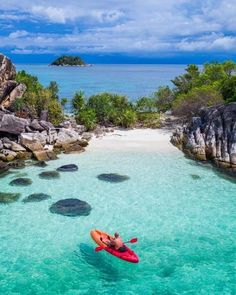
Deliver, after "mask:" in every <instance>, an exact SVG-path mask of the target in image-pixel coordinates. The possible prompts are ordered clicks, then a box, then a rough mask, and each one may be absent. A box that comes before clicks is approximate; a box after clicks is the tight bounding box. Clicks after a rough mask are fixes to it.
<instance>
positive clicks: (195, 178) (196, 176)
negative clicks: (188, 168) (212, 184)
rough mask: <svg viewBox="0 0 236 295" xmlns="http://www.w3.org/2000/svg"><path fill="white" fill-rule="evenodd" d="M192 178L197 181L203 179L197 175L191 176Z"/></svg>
mask: <svg viewBox="0 0 236 295" xmlns="http://www.w3.org/2000/svg"><path fill="white" fill-rule="evenodd" d="M190 176H191V177H192V179H194V180H197V179H201V177H200V176H199V175H197V174H190Z"/></svg>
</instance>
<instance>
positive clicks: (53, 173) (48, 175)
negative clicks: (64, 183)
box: [39, 171, 60, 179]
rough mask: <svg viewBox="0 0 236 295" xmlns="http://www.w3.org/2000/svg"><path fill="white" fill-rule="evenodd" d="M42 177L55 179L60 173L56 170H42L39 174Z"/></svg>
mask: <svg viewBox="0 0 236 295" xmlns="http://www.w3.org/2000/svg"><path fill="white" fill-rule="evenodd" d="M39 177H40V178H42V179H56V178H59V177H60V173H59V172H57V171H44V172H41V173H40V174H39Z"/></svg>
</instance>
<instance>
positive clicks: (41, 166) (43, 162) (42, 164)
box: [34, 161, 48, 168]
mask: <svg viewBox="0 0 236 295" xmlns="http://www.w3.org/2000/svg"><path fill="white" fill-rule="evenodd" d="M47 165H48V164H47V163H46V162H45V161H38V162H36V163H35V164H34V166H36V167H40V168H44V167H46V166H47Z"/></svg>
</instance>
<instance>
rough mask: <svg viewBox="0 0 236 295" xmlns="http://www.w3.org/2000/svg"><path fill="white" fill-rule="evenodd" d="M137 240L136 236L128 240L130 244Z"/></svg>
mask: <svg viewBox="0 0 236 295" xmlns="http://www.w3.org/2000/svg"><path fill="white" fill-rule="evenodd" d="M137 241H138V238H133V239H131V240H130V241H129V242H130V243H131V244H133V243H136V242H137Z"/></svg>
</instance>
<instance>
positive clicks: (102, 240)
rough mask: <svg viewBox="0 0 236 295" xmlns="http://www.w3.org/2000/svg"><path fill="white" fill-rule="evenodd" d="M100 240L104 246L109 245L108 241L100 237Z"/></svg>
mask: <svg viewBox="0 0 236 295" xmlns="http://www.w3.org/2000/svg"><path fill="white" fill-rule="evenodd" d="M100 240H101V242H103V244H105V245H106V246H108V247H110V243H108V242H107V241H105V240H104V239H103V238H102V237H101V238H100Z"/></svg>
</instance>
